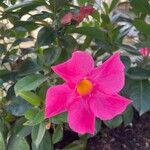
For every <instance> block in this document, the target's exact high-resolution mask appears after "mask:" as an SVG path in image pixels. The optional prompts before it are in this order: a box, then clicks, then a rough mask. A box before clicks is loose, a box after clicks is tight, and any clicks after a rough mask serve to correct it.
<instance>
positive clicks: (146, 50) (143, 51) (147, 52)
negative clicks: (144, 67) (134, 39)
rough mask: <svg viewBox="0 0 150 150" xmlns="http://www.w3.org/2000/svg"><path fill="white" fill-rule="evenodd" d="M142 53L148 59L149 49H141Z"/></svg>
mask: <svg viewBox="0 0 150 150" xmlns="http://www.w3.org/2000/svg"><path fill="white" fill-rule="evenodd" d="M140 53H141V55H142V56H143V57H146V56H148V55H149V53H150V50H149V49H148V48H141V49H140Z"/></svg>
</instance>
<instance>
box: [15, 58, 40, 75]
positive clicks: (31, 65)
mask: <svg viewBox="0 0 150 150" xmlns="http://www.w3.org/2000/svg"><path fill="white" fill-rule="evenodd" d="M41 70H42V67H40V66H39V65H38V64H37V63H36V62H35V61H34V60H31V59H29V58H28V59H26V60H25V61H24V62H23V63H22V64H21V66H19V70H18V72H19V76H25V75H29V74H32V73H36V72H38V71H41Z"/></svg>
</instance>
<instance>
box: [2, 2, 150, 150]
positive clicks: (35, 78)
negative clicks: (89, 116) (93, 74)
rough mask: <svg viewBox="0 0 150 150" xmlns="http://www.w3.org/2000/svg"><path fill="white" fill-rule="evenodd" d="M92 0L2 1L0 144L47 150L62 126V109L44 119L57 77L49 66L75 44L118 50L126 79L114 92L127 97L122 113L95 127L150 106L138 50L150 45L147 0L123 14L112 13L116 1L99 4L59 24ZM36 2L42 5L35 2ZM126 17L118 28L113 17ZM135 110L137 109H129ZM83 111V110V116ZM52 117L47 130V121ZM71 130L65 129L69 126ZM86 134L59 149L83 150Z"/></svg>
mask: <svg viewBox="0 0 150 150" xmlns="http://www.w3.org/2000/svg"><path fill="white" fill-rule="evenodd" d="M94 2H95V1H93V0H77V3H74V2H73V1H72V0H31V1H23V2H20V3H19V2H17V0H10V1H9V4H8V1H7V2H6V1H4V0H1V1H0V113H1V115H0V149H1V150H5V149H7V150H20V149H22V150H29V149H32V150H53V149H54V144H56V143H59V142H60V141H61V140H62V139H63V133H64V132H66V129H68V126H67V113H66V112H65V113H62V114H59V115H57V116H54V117H52V118H50V119H45V118H44V108H45V105H44V103H45V95H46V91H47V89H48V87H49V86H52V85H56V84H61V83H62V80H60V79H58V77H57V76H56V75H55V74H54V73H53V72H52V70H51V69H50V68H51V66H52V65H56V64H59V63H62V62H64V61H65V60H67V59H68V58H70V56H71V54H72V52H73V51H74V49H81V50H85V49H88V50H89V51H90V52H91V54H92V55H93V58H94V60H95V62H96V63H97V62H98V63H101V62H102V61H103V60H106V58H108V57H109V56H110V55H112V54H113V53H114V52H115V51H117V50H121V61H122V62H123V64H124V65H125V76H126V80H125V86H124V88H123V89H122V91H121V92H120V93H121V94H122V95H123V96H125V97H128V98H130V99H132V100H133V103H132V105H131V106H129V107H128V108H127V109H126V110H125V112H124V113H123V114H122V115H120V116H117V117H116V118H114V119H112V120H108V121H104V122H102V121H101V120H99V119H96V125H95V126H96V127H95V128H96V131H95V134H97V133H98V132H100V131H101V130H102V129H103V126H102V123H104V124H105V125H106V126H107V127H109V128H116V127H118V126H120V125H125V126H127V125H129V124H130V123H131V122H132V120H133V119H134V113H135V112H136V111H137V112H138V113H139V114H140V115H142V114H143V113H146V112H148V111H150V92H149V91H150V83H149V82H150V58H149V57H150V56H142V55H141V54H140V52H139V49H140V48H142V47H149V48H150V42H149V41H150V25H149V21H148V19H147V15H149V14H150V2H149V0H130V1H129V3H130V5H131V6H132V7H131V8H130V12H131V14H130V12H127V13H129V14H128V16H131V18H128V17H127V18H126V17H125V18H124V17H122V16H121V17H120V16H119V15H118V16H116V17H112V16H113V14H114V10H115V9H117V6H118V4H119V0H112V2H111V4H110V5H109V4H107V3H106V2H103V3H101V4H100V5H101V6H100V7H99V9H98V8H96V7H95V8H96V10H95V12H94V13H93V14H92V15H91V16H90V17H87V18H85V19H84V20H83V21H82V22H81V23H79V24H77V23H76V22H71V23H70V24H67V25H61V22H60V20H61V18H62V16H63V15H64V14H66V13H67V12H70V11H71V12H78V11H79V8H80V6H81V5H94V6H97V5H96V4H95V3H94ZM39 6H40V7H39ZM120 21H123V22H126V23H128V24H129V25H130V26H129V27H124V26H123V27H122V26H119V25H118V22H120ZM133 26H135V27H136V29H137V30H138V32H139V33H138V39H139V40H138V41H136V43H131V44H129V41H131V40H130V39H129V41H128V42H125V41H126V39H127V38H128V33H129V31H130V29H131V28H132V27H133ZM134 110H136V111H134ZM85 117H86V116H85ZM47 122H48V123H50V126H49V128H50V130H48V129H47V128H46V126H47ZM69 130H70V129H69ZM90 137H91V136H89V135H85V137H82V136H81V137H80V139H79V140H77V141H74V142H72V143H70V144H69V145H67V146H66V147H65V148H64V149H65V150H77V149H78V150H80V149H81V150H83V149H85V147H86V143H87V139H88V138H90Z"/></svg>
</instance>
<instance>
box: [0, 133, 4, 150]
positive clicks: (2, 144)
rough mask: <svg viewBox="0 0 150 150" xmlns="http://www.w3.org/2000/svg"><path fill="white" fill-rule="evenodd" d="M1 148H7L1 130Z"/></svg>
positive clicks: (1, 149)
mask: <svg viewBox="0 0 150 150" xmlns="http://www.w3.org/2000/svg"><path fill="white" fill-rule="evenodd" d="M0 150H5V142H4V138H3V135H2V133H1V132H0Z"/></svg>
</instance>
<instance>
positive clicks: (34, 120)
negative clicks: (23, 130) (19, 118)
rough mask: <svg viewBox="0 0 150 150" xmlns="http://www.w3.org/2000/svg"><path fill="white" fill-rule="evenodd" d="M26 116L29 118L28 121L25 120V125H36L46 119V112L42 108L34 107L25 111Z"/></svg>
mask: <svg viewBox="0 0 150 150" xmlns="http://www.w3.org/2000/svg"><path fill="white" fill-rule="evenodd" d="M25 118H27V119H28V121H27V122H25V123H24V125H28V126H34V125H37V124H39V123H41V122H42V121H43V120H44V114H43V112H42V111H41V110H39V109H36V108H33V109H30V110H28V111H27V112H26V113H25Z"/></svg>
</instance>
